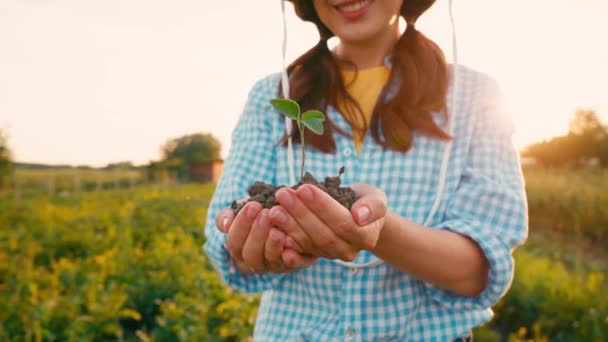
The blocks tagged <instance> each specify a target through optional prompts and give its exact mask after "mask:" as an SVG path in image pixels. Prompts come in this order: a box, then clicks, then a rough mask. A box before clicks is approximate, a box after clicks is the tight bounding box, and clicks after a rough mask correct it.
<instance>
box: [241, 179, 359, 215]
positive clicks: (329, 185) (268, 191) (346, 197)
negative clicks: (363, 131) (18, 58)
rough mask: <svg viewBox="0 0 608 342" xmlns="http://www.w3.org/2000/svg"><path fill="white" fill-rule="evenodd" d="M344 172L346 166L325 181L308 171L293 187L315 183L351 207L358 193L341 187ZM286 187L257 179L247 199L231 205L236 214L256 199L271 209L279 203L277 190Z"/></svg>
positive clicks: (339, 201)
mask: <svg viewBox="0 0 608 342" xmlns="http://www.w3.org/2000/svg"><path fill="white" fill-rule="evenodd" d="M343 173H344V167H341V168H340V171H339V174H338V176H336V177H325V181H324V182H318V181H317V180H316V179H315V178H314V177H313V176H312V175H311V174H310V173H309V172H306V173H305V174H304V176H303V177H302V179H301V180H300V181H299V182H298V183H297V184H296V185H294V186H292V187H291V188H292V189H294V190H297V189H298V188H299V187H300V186H302V185H303V184H313V185H315V186H316V187H317V188H319V189H321V190H323V191H325V192H326V193H328V194H329V195H330V196H331V197H332V198H333V199H335V200H336V201H337V202H338V203H340V204H342V205H343V206H344V207H345V208H347V209H349V210H350V208H351V206H352V205H353V204H354V203H355V201H357V195H356V194H355V192H354V191H353V190H352V189H351V188H350V187H341V186H340V184H341V182H342V181H341V180H340V176H342V174H343ZM283 187H285V185H279V186H276V185H272V184H267V183H264V182H260V181H257V182H255V183H254V184H252V185H251V186H250V187H249V188H248V189H247V191H248V193H249V198H248V199H247V200H246V201H242V202H237V201H233V202H232V204H231V205H230V207H231V208H232V212H233V213H234V216H236V215H237V214H238V213H239V211H240V210H241V209H242V208H243V207H244V206H245V204H247V203H249V202H250V201H256V202H258V203H260V204H261V205H262V207H264V208H267V209H270V208H272V207H274V206H276V205H279V202H277V200H276V198H275V194H276V192H277V191H278V190H279V189H280V188H283Z"/></svg>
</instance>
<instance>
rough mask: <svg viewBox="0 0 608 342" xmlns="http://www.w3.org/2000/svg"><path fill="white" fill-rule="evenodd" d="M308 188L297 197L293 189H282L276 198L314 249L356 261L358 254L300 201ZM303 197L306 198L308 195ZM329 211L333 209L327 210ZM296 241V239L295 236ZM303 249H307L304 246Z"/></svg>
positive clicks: (322, 253) (331, 256) (324, 254)
mask: <svg viewBox="0 0 608 342" xmlns="http://www.w3.org/2000/svg"><path fill="white" fill-rule="evenodd" d="M307 187H308V185H307V186H303V187H300V189H299V190H298V192H299V193H298V195H296V192H295V191H294V190H293V189H290V188H281V190H279V191H277V193H276V195H275V197H276V199H277V201H278V202H279V203H280V204H281V206H282V207H283V208H285V209H286V210H287V212H288V213H289V214H290V215H291V217H293V218H294V219H295V221H296V222H297V224H298V225H299V227H301V229H302V230H303V231H304V232H305V233H306V235H307V236H308V237H309V238H310V240H312V243H313V244H314V247H316V248H317V249H318V250H319V251H320V252H321V253H320V255H321V256H324V257H327V258H331V259H338V258H339V259H344V258H346V259H354V257H356V253H354V252H353V251H352V248H351V246H349V245H348V244H347V243H346V242H345V241H343V240H342V239H340V238H339V237H338V236H337V235H336V234H335V233H334V232H333V231H332V229H331V228H329V227H328V226H327V225H326V224H325V223H324V222H323V221H322V220H321V219H320V218H319V217H317V215H316V214H315V213H313V212H312V211H311V210H310V209H309V208H308V207H307V206H306V205H304V203H302V201H301V200H300V195H301V194H300V192H301V189H302V188H307ZM303 195H304V196H306V193H304V194H303ZM307 202H310V201H307ZM328 209H333V208H326V209H325V210H328ZM347 213H348V211H347ZM347 217H348V218H350V214H347ZM294 239H296V237H295V236H294ZM302 247H303V248H306V246H304V245H303V246H302ZM349 261H350V260H349Z"/></svg>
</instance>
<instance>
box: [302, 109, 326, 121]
mask: <svg viewBox="0 0 608 342" xmlns="http://www.w3.org/2000/svg"><path fill="white" fill-rule="evenodd" d="M310 119H317V120H321V121H324V120H325V114H323V113H321V112H319V111H318V110H307V111H305V112H304V114H302V120H303V121H306V120H310Z"/></svg>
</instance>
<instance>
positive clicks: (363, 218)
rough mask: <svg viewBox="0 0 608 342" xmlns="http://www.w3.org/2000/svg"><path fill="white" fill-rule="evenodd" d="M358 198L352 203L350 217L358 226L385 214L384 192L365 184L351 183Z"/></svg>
mask: <svg viewBox="0 0 608 342" xmlns="http://www.w3.org/2000/svg"><path fill="white" fill-rule="evenodd" d="M350 187H351V189H353V190H354V191H355V193H356V194H357V197H359V199H358V200H357V201H356V202H355V203H354V204H353V205H352V207H351V209H350V211H351V214H352V217H353V218H354V219H355V221H356V222H357V224H358V225H359V226H365V225H367V224H369V223H371V222H374V221H376V220H378V219H380V218H383V217H384V216H386V212H387V205H386V202H387V200H386V194H385V193H384V192H383V191H381V190H379V189H377V188H374V187H372V186H370V185H367V184H360V183H359V184H353V185H351V186H350Z"/></svg>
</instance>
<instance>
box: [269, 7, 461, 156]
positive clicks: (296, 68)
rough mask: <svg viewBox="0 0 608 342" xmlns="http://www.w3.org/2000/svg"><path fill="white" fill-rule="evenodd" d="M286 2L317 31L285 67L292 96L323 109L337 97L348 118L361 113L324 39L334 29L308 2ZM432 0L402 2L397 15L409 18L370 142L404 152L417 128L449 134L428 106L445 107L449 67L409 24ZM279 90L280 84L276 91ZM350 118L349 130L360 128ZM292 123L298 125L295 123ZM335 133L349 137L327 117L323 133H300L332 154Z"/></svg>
mask: <svg viewBox="0 0 608 342" xmlns="http://www.w3.org/2000/svg"><path fill="white" fill-rule="evenodd" d="M290 1H291V2H292V3H293V5H294V8H295V11H296V14H297V15H298V16H299V17H300V18H301V19H302V20H305V21H311V22H313V23H314V24H315V25H316V27H317V30H318V31H319V35H320V40H319V43H317V45H315V46H314V47H313V48H311V49H310V50H308V51H307V52H306V53H304V54H303V55H302V56H300V57H299V58H297V59H296V60H295V61H294V62H293V63H291V64H290V65H289V66H288V68H287V72H288V74H289V79H290V88H291V91H290V97H291V99H293V100H295V101H298V103H299V104H300V106H301V107H302V110H303V111H304V110H309V109H317V110H322V111H324V112H325V111H326V110H327V107H328V105H332V106H336V104H337V103H338V99H339V98H341V99H343V100H344V104H345V111H346V112H347V114H349V115H348V116H347V117H350V118H352V117H353V115H359V116H362V115H363V113H362V111H361V109H360V107H359V105H358V103H357V102H356V100H355V99H353V98H352V97H351V96H350V95H349V94H348V92H347V90H346V86H345V85H344V81H343V79H342V75H341V73H340V68H339V63H343V62H344V61H338V60H336V58H334V56H333V55H332V53H331V51H330V50H329V48H328V46H327V41H328V40H329V39H330V38H331V37H333V36H334V34H333V33H332V32H331V31H330V30H329V28H327V27H326V26H325V25H324V24H323V23H322V22H321V20H320V19H319V17H318V15H317V13H316V10H315V8H314V5H313V1H311V0H290ZM434 3H435V0H404V2H403V5H402V7H401V16H402V17H403V18H404V19H405V20H406V22H407V23H408V25H407V29H406V30H405V32H404V33H403V34H402V35H401V37H400V38H399V41H398V42H397V43H396V45H395V47H394V51H393V59H392V68H391V72H390V76H389V80H388V82H387V84H386V85H385V86H384V88H383V90H382V92H381V93H380V96H379V97H378V98H379V99H381V100H379V101H378V102H377V103H376V105H375V108H374V112H373V114H372V118H371V121H370V129H371V134H372V137H373V139H374V141H375V142H376V143H377V144H379V145H381V146H383V147H385V148H389V149H393V150H396V151H401V152H407V151H408V150H409V149H410V147H411V146H412V142H413V132H414V131H416V130H418V131H420V132H422V133H424V134H427V135H430V136H432V137H436V138H440V139H449V138H450V136H449V135H448V134H447V133H446V132H444V131H443V130H442V129H441V128H440V127H439V126H438V125H437V124H436V123H435V122H434V121H433V118H432V116H431V112H433V111H444V114H445V115H447V111H446V110H445V109H446V103H445V95H446V92H447V88H448V82H449V75H448V66H447V64H446V61H445V57H444V55H443V52H442V51H441V49H440V48H439V46H437V44H435V43H434V42H433V41H431V40H430V39H428V38H427V37H425V36H424V35H423V34H422V33H420V32H419V31H417V30H416V29H415V27H414V24H415V22H416V20H417V19H418V17H419V16H420V15H421V14H422V13H424V12H425V11H426V10H427V9H428V8H429V7H431V6H432V5H433V4H434ZM347 63H348V62H347ZM350 64H352V63H350ZM393 84H395V85H396V89H393V90H391V94H390V95H393V94H394V96H391V98H388V99H387V95H388V91H389V86H390V85H393ZM280 89H281V88H280V85H279V92H281V90H280ZM395 90H396V92H395ZM384 99H387V101H384ZM347 120H348V118H347ZM358 122H362V121H361V120H358ZM349 123H350V124H351V126H352V127H353V130H360V131H363V130H364V129H365V128H366V127H356V126H355V123H354V121H352V120H349ZM293 127H294V128H295V127H297V125H296V123H295V122H294V123H293ZM334 132H336V133H338V134H341V135H344V136H348V134H347V132H345V131H344V130H342V129H340V128H339V127H337V126H336V125H335V124H334V123H333V122H332V121H331V120H330V118H327V119H326V120H325V132H324V134H323V135H322V136H319V135H316V134H311V132H309V131H307V132H306V133H305V134H306V136H305V138H306V141H307V143H308V144H309V145H312V146H314V147H315V148H317V149H319V150H321V151H323V152H326V153H332V152H334V151H335V150H336V143H335V140H334V138H333V133H334ZM292 137H293V140H294V141H296V142H298V141H299V140H300V139H299V134H292ZM286 138H287V135H286V133H285V134H284V136H283V138H282V139H281V142H282V143H283V144H286ZM281 142H280V143H281Z"/></svg>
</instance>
